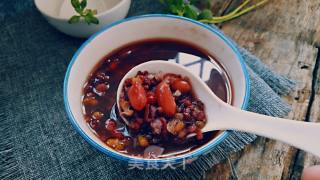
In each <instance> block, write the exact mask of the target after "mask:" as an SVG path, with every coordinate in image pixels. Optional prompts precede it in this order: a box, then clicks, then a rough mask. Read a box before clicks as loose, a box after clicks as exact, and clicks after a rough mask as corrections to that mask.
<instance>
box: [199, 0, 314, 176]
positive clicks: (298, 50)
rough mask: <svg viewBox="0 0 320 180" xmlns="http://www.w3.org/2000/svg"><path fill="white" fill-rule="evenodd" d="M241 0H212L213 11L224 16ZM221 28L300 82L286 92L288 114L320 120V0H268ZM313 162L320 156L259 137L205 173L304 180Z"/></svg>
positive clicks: (272, 67) (280, 71) (274, 66)
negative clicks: (291, 90)
mask: <svg viewBox="0 0 320 180" xmlns="http://www.w3.org/2000/svg"><path fill="white" fill-rule="evenodd" d="M240 2H241V1H240V0H213V8H212V10H213V11H214V12H215V14H216V15H222V14H225V13H226V12H228V11H230V10H231V9H233V8H234V7H235V6H236V5H237V4H239V3H240ZM253 2H254V1H253ZM256 2H257V1H256ZM220 27H221V30H222V31H223V32H225V33H226V34H227V35H229V36H230V37H231V38H233V39H234V40H235V41H236V42H237V43H238V44H240V45H242V46H243V47H245V48H247V49H248V50H249V51H251V52H252V53H253V54H255V55H256V56H258V57H259V58H261V59H262V61H263V62H264V63H265V64H267V65H269V66H270V67H271V69H273V70H274V71H276V72H278V73H280V74H282V75H285V76H288V77H289V78H291V79H294V80H295V81H296V82H297V88H296V90H295V91H294V92H293V93H291V94H290V95H288V96H287V97H284V99H285V100H286V101H287V102H288V103H289V104H291V105H292V107H293V111H292V112H291V113H290V114H289V116H288V118H291V119H294V120H299V121H317V122H320V68H319V66H320V51H319V48H320V0H270V1H269V2H268V4H267V5H265V6H264V7H262V8H259V9H258V10H256V11H254V12H251V13H248V14H246V15H243V16H241V17H240V18H237V19H235V20H232V21H229V22H226V23H223V24H221V25H220ZM297 133H299V132H297ZM310 138H319V139H320V137H310ZM319 143H320V140H319ZM315 164H320V159H319V158H317V157H315V156H313V155H311V154H308V153H305V152H303V151H301V150H297V149H295V148H293V147H291V146H288V145H286V144H283V143H281V142H278V141H274V140H270V139H267V138H261V137H259V138H258V139H257V140H256V141H255V142H254V143H253V144H251V145H248V146H247V147H246V148H245V149H244V150H242V151H240V152H238V153H235V154H233V155H231V157H230V158H229V160H226V161H225V162H223V163H221V164H219V165H216V166H214V167H213V168H212V169H211V170H210V171H208V172H207V174H206V177H204V178H205V179H208V180H209V179H259V180H260V179H267V180H270V179H300V177H301V173H302V170H303V168H304V167H308V166H311V165H315Z"/></svg>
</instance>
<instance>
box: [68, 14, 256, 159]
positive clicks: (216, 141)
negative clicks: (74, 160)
mask: <svg viewBox="0 0 320 180" xmlns="http://www.w3.org/2000/svg"><path fill="white" fill-rule="evenodd" d="M155 17H164V18H171V19H179V20H183V21H188V22H191V23H194V24H195V25H198V26H201V27H203V28H205V29H207V30H209V31H211V32H212V33H214V34H216V35H217V36H218V37H219V38H221V39H222V40H223V41H224V42H225V43H226V44H227V45H228V46H229V47H230V48H231V49H232V50H233V51H234V53H235V54H236V55H237V58H238V59H239V61H240V64H241V68H242V71H243V74H244V77H245V83H246V84H245V96H244V100H243V103H242V106H241V109H246V108H247V106H248V102H249V96H250V79H249V74H248V71H247V68H246V65H245V62H244V59H243V57H242V55H241V54H240V52H239V50H238V48H237V47H236V45H235V44H234V43H233V42H232V41H231V40H229V39H228V38H227V37H226V36H225V35H224V34H223V33H221V32H220V31H219V30H217V29H215V28H213V27H211V26H209V25H207V24H203V23H201V22H198V21H195V20H192V19H189V18H185V17H180V16H175V15H167V14H148V15H141V16H135V17H130V18H127V19H123V20H120V21H116V22H114V23H111V24H109V25H107V26H105V27H104V28H103V29H102V30H100V31H98V32H96V33H95V34H93V35H92V36H91V37H90V38H89V39H88V40H86V41H85V42H84V43H83V44H82V45H81V46H80V48H79V49H78V50H77V52H76V53H75V54H74V56H73V58H72V60H71V62H70V64H69V66H68V68H67V72H66V75H65V78H64V84H63V98H64V105H65V109H66V111H67V114H68V117H69V118H68V119H69V121H70V122H71V124H72V125H73V127H74V128H75V129H76V131H77V132H78V133H79V134H80V135H81V136H82V137H83V138H84V139H85V140H86V141H87V142H88V143H89V144H90V145H92V146H93V147H95V148H96V149H98V150H99V151H101V152H102V153H104V154H107V155H109V156H111V157H113V158H116V159H118V160H121V161H125V162H134V163H141V164H144V165H146V164H149V163H157V164H164V163H173V164H177V163H181V162H183V161H185V160H187V159H194V158H196V157H199V156H201V155H203V154H206V153H207V152H208V151H210V150H211V149H212V148H214V147H216V146H217V145H219V144H220V143H221V142H222V141H223V140H225V139H226V138H227V137H228V136H229V135H230V134H231V133H232V131H231V130H228V131H224V132H223V133H222V134H221V135H219V136H218V137H217V138H215V139H214V141H212V142H210V143H208V144H206V146H205V147H203V148H200V149H198V150H195V151H193V152H191V153H190V154H187V155H185V156H184V155H182V156H179V157H170V158H163V159H143V158H135V157H133V156H132V157H129V156H128V157H127V156H123V155H121V153H115V152H113V151H111V150H108V149H106V148H104V147H103V146H100V145H99V144H98V143H96V142H95V141H94V140H92V139H91V138H90V137H89V136H88V135H87V134H86V133H85V132H84V131H83V130H82V129H81V128H80V127H79V125H78V124H77V122H76V120H75V118H74V116H73V114H72V112H71V108H70V105H69V101H68V98H67V94H68V92H67V90H68V88H67V87H68V80H69V76H70V71H71V69H72V66H73V64H74V63H75V61H76V60H77V58H78V56H79V54H80V52H81V51H82V49H83V48H85V47H86V46H87V45H88V44H89V43H90V42H91V41H92V40H93V39H95V38H96V37H97V36H98V35H100V34H101V33H103V32H105V31H107V30H108V29H110V28H112V27H113V26H116V25H118V24H121V23H124V22H128V21H132V20H136V19H142V18H155Z"/></svg>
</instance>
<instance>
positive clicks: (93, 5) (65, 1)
mask: <svg viewBox="0 0 320 180" xmlns="http://www.w3.org/2000/svg"><path fill="white" fill-rule="evenodd" d="M34 2H35V5H36V7H37V9H38V10H39V11H40V12H41V14H42V15H43V16H44V17H45V18H46V19H47V21H48V22H49V23H50V24H51V25H52V26H54V27H55V28H56V29H58V30H59V31H61V32H63V33H65V34H68V35H70V36H74V37H80V38H86V37H89V36H91V35H92V34H93V33H95V32H97V31H99V30H101V29H102V28H103V27H104V26H105V25H107V24H110V23H112V22H114V21H117V20H121V19H124V18H125V17H126V16H127V14H128V11H129V8H130V5H131V0H88V5H87V8H89V9H96V10H97V11H98V14H97V15H96V17H97V18H98V19H99V24H98V25H96V24H90V25H88V24H87V23H86V22H84V20H83V19H81V21H80V22H79V23H75V24H69V23H68V20H69V18H70V17H72V16H73V15H77V13H76V12H75V10H74V9H73V8H72V6H71V2H70V0H34Z"/></svg>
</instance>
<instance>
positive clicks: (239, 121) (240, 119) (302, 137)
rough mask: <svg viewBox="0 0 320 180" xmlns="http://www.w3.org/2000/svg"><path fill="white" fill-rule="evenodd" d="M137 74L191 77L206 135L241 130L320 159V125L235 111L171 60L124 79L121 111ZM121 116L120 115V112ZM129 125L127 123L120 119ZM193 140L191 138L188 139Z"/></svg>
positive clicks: (144, 65)
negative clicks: (126, 85)
mask: <svg viewBox="0 0 320 180" xmlns="http://www.w3.org/2000/svg"><path fill="white" fill-rule="evenodd" d="M138 71H148V72H151V73H159V72H162V73H175V74H179V75H182V76H186V77H188V78H189V80H190V83H191V85H192V87H193V91H194V93H195V95H196V96H197V98H199V99H200V100H201V101H202V102H203V103H204V105H205V112H206V117H207V123H206V125H205V127H204V128H203V129H202V131H203V132H209V131H214V130H239V131H244V132H249V133H254V134H257V135H260V136H264V137H268V138H271V139H275V140H279V141H282V142H285V143H287V144H290V145H293V146H295V147H297V148H300V149H303V150H305V151H308V152H311V153H313V154H314V155H317V156H320V143H319V140H318V139H317V138H316V137H320V123H311V122H301V121H294V120H289V119H283V118H277V117H270V116H265V115H260V114H257V113H252V112H247V111H243V110H240V109H238V108H235V107H233V106H231V105H229V104H227V103H225V102H223V101H222V100H220V99H219V98H218V97H217V96H216V95H215V94H214V93H213V92H212V91H211V90H210V88H209V87H208V86H207V85H206V84H205V83H204V82H203V81H202V80H201V79H200V78H199V77H198V76H195V75H193V74H192V73H191V72H190V71H189V70H188V69H187V68H185V67H183V66H182V65H179V64H176V63H172V62H168V61H161V60H158V61H149V62H146V63H142V64H140V65H138V66H136V67H134V68H133V69H131V70H130V71H129V72H128V73H127V74H126V75H125V76H124V77H123V79H122V80H121V82H120V84H119V87H118V91H117V105H118V110H119V112H121V111H120V107H119V100H120V94H121V91H122V88H123V85H124V82H125V80H126V79H128V78H131V77H134V76H136V74H137V73H138ZM120 116H121V113H120ZM121 117H122V118H123V119H124V121H125V122H126V123H127V124H128V121H127V120H126V119H125V118H124V117H123V116H121ZM189 137H190V136H189Z"/></svg>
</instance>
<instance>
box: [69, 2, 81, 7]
mask: <svg viewBox="0 0 320 180" xmlns="http://www.w3.org/2000/svg"><path fill="white" fill-rule="evenodd" d="M71 5H72V7H73V8H79V7H80V2H79V0H71Z"/></svg>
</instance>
